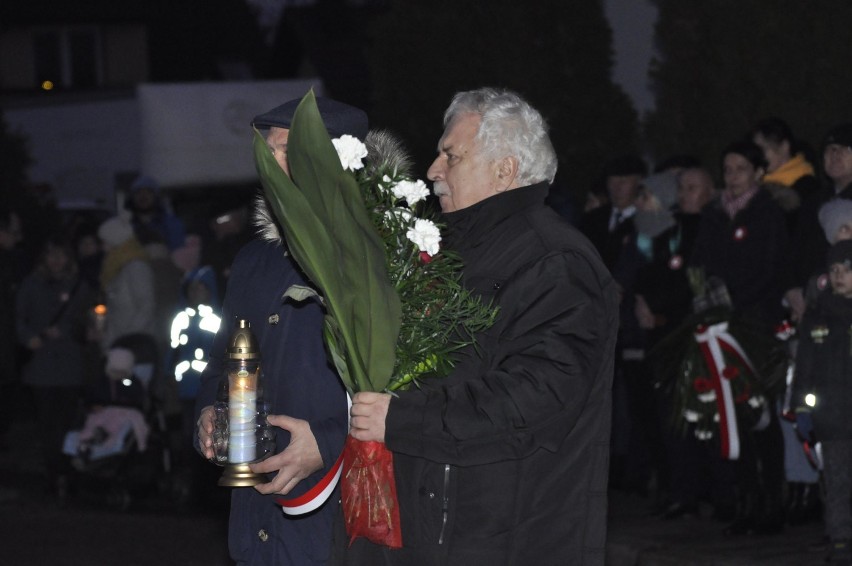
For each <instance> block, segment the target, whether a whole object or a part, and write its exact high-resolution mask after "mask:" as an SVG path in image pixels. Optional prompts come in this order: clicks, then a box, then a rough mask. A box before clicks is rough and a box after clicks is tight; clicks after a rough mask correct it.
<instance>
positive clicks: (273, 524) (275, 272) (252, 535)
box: [196, 98, 367, 566]
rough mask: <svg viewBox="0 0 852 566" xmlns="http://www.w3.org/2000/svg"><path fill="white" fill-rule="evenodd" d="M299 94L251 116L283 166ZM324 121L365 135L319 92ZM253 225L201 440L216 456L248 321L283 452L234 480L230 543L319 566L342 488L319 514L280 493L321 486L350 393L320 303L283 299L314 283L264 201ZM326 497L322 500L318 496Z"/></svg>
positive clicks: (343, 429)
mask: <svg viewBox="0 0 852 566" xmlns="http://www.w3.org/2000/svg"><path fill="white" fill-rule="evenodd" d="M298 103H299V100H293V101H290V102H288V103H286V104H284V105H282V106H279V107H277V108H275V109H273V110H271V111H269V112H267V113H266V114H262V115H260V116H258V117H256V118H255V119H254V122H253V125H254V126H255V127H257V128H258V129H268V130H269V134H268V135H267V142H268V144H269V146H270V150H271V151H272V153H273V154H274V155H275V157H276V160H277V161H278V163H279V165H281V167H282V169H283V170H284V171H285V172H288V164H287V153H286V152H287V137H288V135H289V127H290V123H291V120H292V118H293V115H294V113H295V110H296V107H297V105H298ZM317 105H318V107H319V110H320V115H321V116H322V119H323V123H324V124H325V126H326V129H327V130H328V132H329V135H331V136H332V137H339V136H341V135H343V134H350V135H353V136H355V137H357V138H359V139H364V137H365V136H366V134H367V116H366V114H364V113H363V112H362V111H361V110H358V109H356V108H353V107H351V106H348V105H345V104H342V103H339V102H336V101H334V100H329V99H324V98H318V99H317ZM258 207H259V209H258V210H257V211H256V218H255V223H256V227H257V228H258V231H259V233H260V234H261V238H259V239H255V240H253V241H251V242H250V243H249V244H247V245H246V246H245V247H243V248H242V250H240V252H239V253H238V255H237V257H236V258H235V259H234V262H233V264H232V267H231V272H230V277H229V279H228V285H227V289H226V291H225V298H224V303H223V307H222V311H223V314H222V326H221V328H220V329H219V332H218V333H217V334H216V337H215V339H214V342H213V346H212V348H211V355H210V359H209V363H208V365H207V367H206V369H205V370H204V372H203V374H202V376H201V384H200V387H199V391H198V398H197V401H196V414H198V415H200V416H199V419H198V429H197V440H198V445H199V446H198V447H199V449H200V451H201V453H202V455H203V456H204V457H205V458H208V459H209V458H211V457H212V456H213V449H212V439H211V434H212V431H213V418H212V415H213V407H212V405H213V403H214V401H215V398H216V391H217V388H218V385H219V381H220V379H221V377H222V372H223V367H224V361H225V360H224V359H223V358H224V355H225V349H226V347H227V343H228V338H229V337H230V335H231V333H232V331H233V330H234V328H235V323H236V320H237V318H239V319H244V320H246V321H248V322H249V323H250V325H251V330H252V332H253V333H254V335H255V337H256V338H257V341H258V343H259V345H260V353H261V364H262V368H263V374H264V378H265V380H266V381H265V391H264V395H265V398H266V402H267V403H268V407H269V417H268V421H269V424H271V425H272V426H273V427H277V428H276V433H277V434H276V451H275V452H276V453H275V454H274V455H273V456H271V457H269V458H267V459H266V460H263V461H261V462H258V463H255V464H252V465H251V467H252V470H253V471H254V472H255V473H262V474H267V477H268V478H269V481H268V482H267V483H263V484H260V485H258V486H255V487H254V488H236V489H234V490H233V493H232V496H231V515H230V527H229V534H228V544H229V548H230V553H231V557H232V558H233V559H234V560H235V561H236V562H237V563H238V564H250V565H265V566H273V565H274V566H308V565H311V566H319V565H323V564H326V562H327V560H328V558H329V554H330V552H331V529H332V523H333V518H334V516H335V514H336V512H337V510H338V500H339V488H337V489H335V491H334V492H333V493H332V494H331V496H330V497H329V498H328V500H327V501H325V503H324V504H322V505H321V506H320V507H319V508H318V509H317V510H315V511H313V512H312V513H309V514H306V515H302V516H290V515H284V514H283V513H282V510H281V507H280V505H279V504H278V499H279V498H280V497H282V496H287V497H299V496H302V495H304V494H305V493H306V492H308V491H309V490H310V489H311V488H313V487H314V486H316V485H317V484H318V482H320V480H322V479H323V478H324V477H325V476H326V474H327V473H328V472H329V470H331V469H332V468H333V466H334V464H335V462H336V461H337V459H338V457H339V456H340V454H341V452H342V451H343V443H344V440H345V438H346V434H347V432H348V427H347V401H346V392H345V390H344V387H343V384H342V381H341V380H340V378H339V377H338V376H337V373H336V372H335V370H334V368H333V367H332V366H331V365H330V363H329V361H328V358H327V356H326V351H325V345H324V343H323V338H322V336H323V317H324V312H323V309H322V307H321V306H320V305H319V304H318V303H316V302H305V303H294V302H290V301H286V300H282V296H283V294H284V292H285V291H286V290H287V289H288V288H289V287H291V286H292V285H303V286H304V285H308V283H307V282H306V279H305V276H304V274H303V273H302V272H301V270H300V269H299V267H298V266H297V264H296V262H295V261H294V260H293V259H292V258H291V257H290V256H289V255H288V252H287V249H286V243H285V242H284V241H283V239H282V236H281V232H280V230H279V227H278V225H277V223H276V222H275V221H274V219H273V216H272V214H271V213H270V212H269V210H268V209H267V207H266V205H265V203H264V201H263V200H262V199H259V200H258ZM318 504H319V503H318Z"/></svg>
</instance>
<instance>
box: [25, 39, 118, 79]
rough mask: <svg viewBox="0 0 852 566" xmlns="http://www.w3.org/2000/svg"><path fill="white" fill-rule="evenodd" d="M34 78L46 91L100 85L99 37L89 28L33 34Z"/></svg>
mask: <svg viewBox="0 0 852 566" xmlns="http://www.w3.org/2000/svg"><path fill="white" fill-rule="evenodd" d="M33 42H34V53H35V67H36V69H35V78H36V81H37V85H38V86H39V87H40V88H42V89H45V90H50V89H52V88H61V89H85V88H93V87H97V86H100V85H101V83H102V76H103V73H102V67H103V65H102V57H101V52H100V34H99V32H98V29H97V28H95V27H91V26H83V27H62V28H51V29H44V30H40V31H37V32H35V33H34V34H33Z"/></svg>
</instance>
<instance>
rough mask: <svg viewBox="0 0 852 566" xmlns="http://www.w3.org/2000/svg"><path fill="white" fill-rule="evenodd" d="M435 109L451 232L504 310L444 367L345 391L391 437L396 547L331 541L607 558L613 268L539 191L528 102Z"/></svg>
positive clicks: (372, 428) (542, 153) (432, 550)
mask: <svg viewBox="0 0 852 566" xmlns="http://www.w3.org/2000/svg"><path fill="white" fill-rule="evenodd" d="M444 123H445V126H446V130H445V132H444V135H443V136H442V138H441V140H440V142H439V145H438V147H439V152H438V157H437V158H436V159H435V161H434V163H433V164H432V166H431V167H430V168H429V171H428V177H429V178H430V179H431V180H432V181H434V192H435V194H436V195H437V196H438V197H439V199H440V204H441V209H442V211H443V213H444V220H445V221H446V223H447V225H448V234H447V236H446V248H447V249H452V250H454V251H456V252H458V253H459V254H460V255H461V258H462V260H463V263H464V266H465V267H464V284H465V286H466V287H468V288H470V289H472V290H475V291H476V292H477V293H478V294H479V295H481V296H482V297H484V298H486V299H491V300H493V302H494V304H496V305H497V306H499V308H500V311H499V314H498V317H497V321H496V323H495V325H494V326H493V327H491V328H490V329H489V330H487V331H485V332H483V333H480V334H478V335H476V336H475V339H476V345H475V346H471V347H469V348H467V349H466V350H464V351H463V353H462V354H461V355H460V356H459V359H458V360H457V364H456V366H455V368H454V370H453V371H452V372H451V373H450V375H449V376H447V377H446V378H444V379H435V380H433V381H430V380H428V379H426V380H423V381H422V382H421V383H422V387H420V388H411V389H410V390H407V391H402V392H398V396H391V395H388V394H384V393H366V392H361V393H358V394H356V395H355V397H354V399H353V406H352V410H351V415H352V421H351V431H350V434H351V435H352V436H353V437H355V438H356V439H358V440H363V441H367V440H375V441H384V442H385V443H386V445H387V447H388V448H390V449H391V450H392V451H393V453H394V466H395V475H396V487H397V490H398V494H399V506H400V507H399V508H400V514H401V525H402V544H403V548H402V549H399V550H388V549H387V548H385V547H380V546H378V545H375V544H373V543H371V542H369V541H367V540H366V539H364V538H358V539H356V540H355V541H354V542H353V543H352V545H351V546H348V547H347V544H348V540H340V541H339V542H338V544H336V546H335V549H336V550H338V551H339V552H341V553H343V554H344V556H342V557H341V560H340V561H341V562H345V563H350V564H406V565H408V564H417V565H421V564H422V565H427V564H429V565H439V564H440V565H443V564H450V565H459V564H474V563H475V564H490V565H498V564H507V565H509V564H511V565H514V564H524V563H528V564H537V565H542V566H547V565H551V564H553V565H555V564H575V565H577V564H603V563H604V549H605V539H606V506H607V495H606V492H607V457H608V452H609V432H610V410H611V397H610V387H611V385H612V372H613V353H614V349H615V340H616V336H615V333H616V329H617V325H618V298H617V292H616V288H615V282H614V281H613V279H612V277H611V275H610V274H609V273H608V271H607V270H606V268H605V267H604V265H603V263H602V262H601V260H600V256H599V255H598V254H597V252H596V251H595V249H594V247H593V246H592V244H591V243H590V242H589V241H588V240H587V239H586V238H585V237H584V236H583V235H582V234H580V233H579V232H578V231H576V230H575V229H573V228H572V227H571V226H570V225H568V224H567V223H566V222H565V221H564V220H563V219H561V218H560V217H559V216H558V215H557V214H556V213H555V212H554V211H552V210H551V209H549V208H547V207H545V206H544V200H545V197H546V196H547V186H548V184H549V182H550V181H551V180H552V178H553V175H554V174H555V172H556V156H555V153H554V151H553V147H552V145H551V143H550V140H549V138H548V135H547V131H546V126H545V124H544V121H543V119H542V117H541V115H540V114H539V113H538V112H537V111H536V110H534V109H533V108H531V107H530V106H529V105H528V104H527V103H526V102H525V101H524V100H522V99H521V98H520V97H519V96H518V95H516V94H514V93H512V92H508V91H499V90H495V89H489V88H485V89H481V90H476V91H470V92H462V93H459V94H457V95H456V96H455V98H454V99H453V102H452V104H451V105H450V107H449V109H448V110H447V112H446V114H445V118H444ZM341 539H345V536H343V537H341Z"/></svg>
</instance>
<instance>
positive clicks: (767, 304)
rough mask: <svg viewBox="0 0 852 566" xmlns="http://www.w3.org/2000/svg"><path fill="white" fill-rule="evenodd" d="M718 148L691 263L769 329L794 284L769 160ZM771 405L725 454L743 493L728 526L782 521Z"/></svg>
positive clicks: (773, 527)
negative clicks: (732, 457) (759, 424)
mask: <svg viewBox="0 0 852 566" xmlns="http://www.w3.org/2000/svg"><path fill="white" fill-rule="evenodd" d="M721 156H722V160H721V161H722V174H723V179H724V183H725V187H724V190H723V191H722V193H721V195H720V197H719V198H718V199H716V200H714V201H713V202H711V203H710V204H708V205H707V206H706V207H705V208H704V210H703V211H702V216H701V222H700V224H699V228H698V236H697V238H696V242H695V248H694V250H693V252H692V257H691V259H690V264H691V265H692V266H694V267H699V268H703V269H704V273H705V275H706V276H707V277H708V278H709V277H718V278H719V279H721V280H722V281H723V282H724V284H725V286H726V287H727V290H728V293H729V294H730V300H731V303H732V306H733V312H734V316H736V317H738V318H742V319H746V320H749V321H751V322H752V323H754V324H755V325H756V326H760V327H762V328H763V330H764V331H765V332H766V333H767V335H768V336H771V335H772V334H773V333H774V329H775V327H776V326H777V325H778V324H780V323H781V321H782V320H783V319H784V317H785V313H786V311H785V309H784V307H783V296H784V292H785V290H786V289H789V288H790V287H791V285H790V284H789V281H790V279H789V272H790V270H789V264H788V260H789V243H788V242H789V239H788V230H787V223H786V219H785V216H784V212H783V210H782V209H781V207H780V206H778V205H777V204H776V203H775V201H774V200H773V198H772V196H770V194H769V192H768V191H766V190H764V189H763V188H762V187H761V186H760V179H761V178H762V176H763V174H764V173H765V171H766V160H765V157H764V155H763V152H762V151H761V149H760V148H759V147H758V146H757V145H755V144H754V143H753V142H751V141H748V140H744V141H737V142H734V143H731V144H730V145H728V146H727V147H726V148H725V149H724V150H723V151H722V154H721ZM746 354H748V352H746ZM756 363H759V361H758V362H756ZM769 406H774V401H771V402H770V403H769ZM769 413H770V414H769V420H768V424H767V425H766V426H765V427H763V428H761V429H751V430H747V431H744V432H743V434H742V436H741V438H740V440H741V442H742V446H743V447H742V450H741V455H740V457H739V459H738V460H736V461H729V462H730V464H732V465H733V466H734V468H735V470H736V473H737V478H738V489H739V498H740V508H739V516H738V517H737V519H736V520H735V521H734V523H732V524H731V525H729V526H728V527H727V528H726V532H727V533H729V534H744V533H749V532H755V531H760V532H764V533H770V532H777V531H778V530H780V529H781V527H782V524H783V517H782V513H781V505H782V502H781V495H782V491H783V484H784V465H783V460H784V450H783V437H782V435H781V428H780V426H779V424H778V417H777V415H776V413H775V412H774V411H769Z"/></svg>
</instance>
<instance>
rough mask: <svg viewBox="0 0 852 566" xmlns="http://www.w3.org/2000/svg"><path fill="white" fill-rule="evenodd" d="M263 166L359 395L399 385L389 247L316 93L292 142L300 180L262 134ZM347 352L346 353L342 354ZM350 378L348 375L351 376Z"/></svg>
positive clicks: (259, 156) (257, 143)
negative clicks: (340, 154) (286, 168)
mask: <svg viewBox="0 0 852 566" xmlns="http://www.w3.org/2000/svg"><path fill="white" fill-rule="evenodd" d="M254 152H255V163H256V165H257V170H258V174H259V175H260V178H261V182H262V184H263V187H264V192H265V195H266V197H267V200H268V201H269V202H270V204H271V207H272V211H273V213H274V214H275V216H276V218H277V219H278V221H279V223H280V224H281V226H282V228H283V230H284V236H285V239H286V241H287V245H288V248H289V249H290V252H291V253H292V255H293V257H294V259H295V260H296V261H297V262H298V263H299V265H300V266H301V268H302V269H303V270H304V272H305V273H306V275H307V276H308V277H309V278H310V280H311V282H312V283H313V284H314V285H316V286H317V287H318V289H319V292H320V294H321V295H322V296H323V297H324V300H325V305H326V308H327V311H328V317H330V318H331V319H333V325H332V328H334V329H335V332H328V326H327V330H326V332H325V338H326V341H327V342H328V345H329V351H330V352H332V355H333V357H334V361H335V365H339V364H340V363H342V362H345V363H346V366H347V368H348V371H347V372H344V371H340V372H339V373H341V378H342V379H343V380H344V383H345V384H346V386H347V388H348V389H349V390H350V391H352V392H356V391H365V390H366V391H381V390H383V389H384V388H385V387H386V386H387V384H388V382H389V381H390V379H391V373H392V371H393V366H394V359H395V348H396V342H397V338H398V334H399V329H400V324H401V322H400V321H401V306H400V300H399V296H398V295H397V293H396V290H395V289H394V287H393V286H392V284H391V282H390V279H389V278H388V275H387V268H386V263H385V249H384V245H383V242H382V240H381V238H380V237H379V236H378V234H377V233H376V231H375V228H374V227H373V224H372V222H371V219H370V217H369V215H368V213H367V210H366V209H365V205H364V201H363V198H362V196H361V193H360V188H359V186H358V184H357V182H356V180H355V178H354V176H353V175H352V174H351V173H348V172H346V171H344V170H343V169H342V167H341V165H340V160H339V158H338V156H337V152H336V151H335V149H334V146H333V145H332V143H331V140H330V139H329V137H328V133H327V132H326V130H325V127H324V126H323V123H322V119H321V117H320V114H319V110H318V109H317V107H316V100H315V98H314V96H313V93H312V92H311V93H308V95H306V96H305V98H304V99H303V100H302V102H301V103H300V105H299V107H298V109H297V110H296V113H295V116H294V118H293V122H292V127H291V130H290V135H289V139H288V148H287V153H288V164H289V168H290V171H291V174H292V175H293V178H292V180H291V179H290V178H289V177H287V175H286V174H284V172H283V171H282V170H281V168H280V167H279V165H278V163H277V162H276V161H275V159H274V158H273V156H272V155H271V153H270V151H269V149H268V148H267V146H266V143H265V141H264V140H263V138H262V137H261V136H260V135H259V134H258V133H256V134H255V140H254ZM341 347H342V348H343V349H344V350H345V355H344V353H343V352H341V351H340V348H341ZM344 374H346V375H344Z"/></svg>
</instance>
